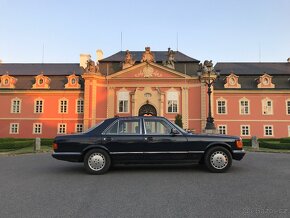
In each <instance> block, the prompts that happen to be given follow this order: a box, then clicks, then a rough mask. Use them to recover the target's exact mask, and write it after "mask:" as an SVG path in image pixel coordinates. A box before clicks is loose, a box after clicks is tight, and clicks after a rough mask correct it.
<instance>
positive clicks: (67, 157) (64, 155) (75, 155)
mask: <svg viewBox="0 0 290 218" xmlns="http://www.w3.org/2000/svg"><path fill="white" fill-rule="evenodd" d="M51 156H52V157H53V158H55V159H57V160H64V161H70V162H81V161H82V154H81V153H79V152H53V153H52V155H51Z"/></svg>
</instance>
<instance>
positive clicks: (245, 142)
mask: <svg viewBox="0 0 290 218" xmlns="http://www.w3.org/2000/svg"><path fill="white" fill-rule="evenodd" d="M243 145H244V146H252V141H251V139H243Z"/></svg>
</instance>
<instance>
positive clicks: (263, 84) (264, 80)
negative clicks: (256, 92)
mask: <svg viewBox="0 0 290 218" xmlns="http://www.w3.org/2000/svg"><path fill="white" fill-rule="evenodd" d="M272 78H273V77H272V76H270V75H268V74H266V73H265V74H264V75H262V76H260V77H259V78H258V79H257V81H258V88H275V84H273V83H272Z"/></svg>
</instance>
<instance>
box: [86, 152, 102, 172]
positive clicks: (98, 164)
mask: <svg viewBox="0 0 290 218" xmlns="http://www.w3.org/2000/svg"><path fill="white" fill-rule="evenodd" d="M88 164H89V167H90V168H91V169H92V170H94V171H99V170H101V169H103V168H104V166H105V164H106V158H105V156H104V155H103V154H101V153H92V154H91V155H90V157H89V159H88Z"/></svg>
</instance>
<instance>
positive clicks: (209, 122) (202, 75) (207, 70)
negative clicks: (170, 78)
mask: <svg viewBox="0 0 290 218" xmlns="http://www.w3.org/2000/svg"><path fill="white" fill-rule="evenodd" d="M198 76H199V80H200V82H202V83H204V84H205V85H206V86H207V94H208V117H207V119H206V126H205V130H206V131H207V130H209V131H212V132H213V131H215V129H216V128H215V125H214V118H213V117H212V113H211V93H212V88H211V87H212V85H213V84H214V82H215V80H216V79H217V78H218V77H219V73H217V72H216V71H215V69H214V68H213V64H212V61H207V60H206V61H204V63H203V64H200V70H199V72H198Z"/></svg>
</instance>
